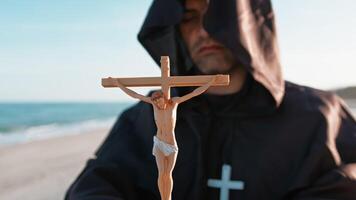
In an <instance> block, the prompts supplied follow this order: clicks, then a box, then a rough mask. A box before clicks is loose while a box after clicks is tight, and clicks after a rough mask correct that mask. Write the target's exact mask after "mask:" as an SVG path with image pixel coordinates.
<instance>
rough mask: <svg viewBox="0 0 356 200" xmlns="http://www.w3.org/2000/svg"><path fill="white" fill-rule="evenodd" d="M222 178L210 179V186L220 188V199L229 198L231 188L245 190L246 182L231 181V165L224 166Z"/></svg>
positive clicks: (225, 199)
mask: <svg viewBox="0 0 356 200" xmlns="http://www.w3.org/2000/svg"><path fill="white" fill-rule="evenodd" d="M221 173H222V175H221V176H222V177H221V180H218V179H209V180H208V186H209V187H213V188H220V200H229V190H230V189H232V190H243V189H244V182H242V181H231V180H230V178H231V166H230V165H227V164H224V165H223V166H222V172H221Z"/></svg>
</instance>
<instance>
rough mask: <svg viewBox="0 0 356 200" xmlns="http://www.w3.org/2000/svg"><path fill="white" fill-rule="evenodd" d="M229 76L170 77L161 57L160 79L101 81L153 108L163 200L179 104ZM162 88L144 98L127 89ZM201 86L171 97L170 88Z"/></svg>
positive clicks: (172, 160) (175, 150)
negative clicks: (182, 94)
mask: <svg viewBox="0 0 356 200" xmlns="http://www.w3.org/2000/svg"><path fill="white" fill-rule="evenodd" d="M229 81H230V80H229V75H202V76H170V65H169V57H168V56H162V57H161V77H141V78H111V77H109V78H103V79H102V85H103V86H104V87H119V88H121V89H122V90H123V91H124V92H125V93H126V94H128V95H129V96H131V97H133V98H136V99H139V100H141V101H144V102H146V103H149V104H151V105H152V106H153V111H154V119H155V123H156V126H157V134H156V136H154V137H153V149H152V154H153V155H154V156H155V158H156V163H157V168H158V189H159V192H160V194H161V199H162V200H171V193H172V189H173V179H172V171H173V168H174V165H175V162H176V159H177V154H178V146H177V142H176V139H175V133H174V129H175V125H176V113H177V112H176V111H177V107H178V105H179V103H182V102H184V101H187V100H189V99H191V98H193V97H195V96H198V95H200V94H202V93H203V92H204V91H206V90H207V89H208V88H209V87H210V86H226V85H228V84H229ZM145 86H161V91H156V92H154V93H152V95H151V97H146V96H143V95H140V94H137V93H136V92H134V91H132V90H130V89H128V88H127V87H145ZM185 86H200V87H198V88H197V89H195V90H194V91H193V92H191V93H189V94H186V95H184V96H182V97H173V98H171V95H170V88H171V87H185Z"/></svg>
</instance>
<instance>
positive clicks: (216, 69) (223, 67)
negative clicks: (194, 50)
mask: <svg viewBox="0 0 356 200" xmlns="http://www.w3.org/2000/svg"><path fill="white" fill-rule="evenodd" d="M197 65H198V66H197V67H198V68H199V70H200V71H201V72H202V73H203V74H206V75H212V74H227V73H229V72H230V71H231V68H232V66H231V65H228V64H227V63H224V62H220V63H219V62H216V61H214V62H207V61H204V62H200V63H198V64H197Z"/></svg>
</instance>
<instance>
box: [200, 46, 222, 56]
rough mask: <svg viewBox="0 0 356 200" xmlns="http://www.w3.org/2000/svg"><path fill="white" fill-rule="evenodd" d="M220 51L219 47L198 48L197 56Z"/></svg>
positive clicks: (220, 47)
mask: <svg viewBox="0 0 356 200" xmlns="http://www.w3.org/2000/svg"><path fill="white" fill-rule="evenodd" d="M221 49H222V46H220V45H205V46H202V47H200V48H199V50H198V54H205V53H211V52H214V51H219V50H221Z"/></svg>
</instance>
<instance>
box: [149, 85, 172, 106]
mask: <svg viewBox="0 0 356 200" xmlns="http://www.w3.org/2000/svg"><path fill="white" fill-rule="evenodd" d="M151 100H152V102H153V103H154V104H155V106H156V107H157V108H158V109H160V110H164V109H166V108H167V104H168V103H169V102H168V100H167V99H166V98H165V97H164V94H163V92H162V91H160V90H159V91H155V92H153V93H152V95H151Z"/></svg>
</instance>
